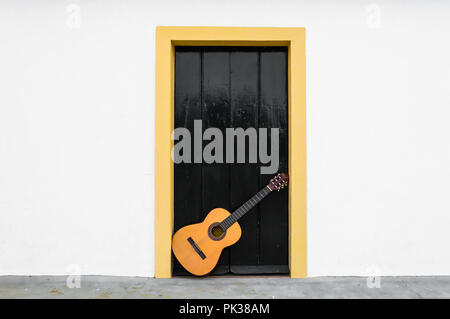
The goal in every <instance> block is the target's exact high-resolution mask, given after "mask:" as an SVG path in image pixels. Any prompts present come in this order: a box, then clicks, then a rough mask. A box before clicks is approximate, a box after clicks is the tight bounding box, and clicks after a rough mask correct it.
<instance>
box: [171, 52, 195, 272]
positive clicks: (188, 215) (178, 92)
mask: <svg viewBox="0 0 450 319" xmlns="http://www.w3.org/2000/svg"><path fill="white" fill-rule="evenodd" d="M175 55H176V56H175V110H174V115H175V123H174V127H175V128H177V127H185V128H187V129H189V130H190V131H191V135H192V136H191V137H192V139H191V143H192V146H191V149H192V150H193V134H192V133H193V131H194V120H196V119H201V104H200V103H201V59H200V52H198V51H185V50H177V52H176V53H175ZM167 107H169V105H168V104H167ZM175 143H176V141H175ZM192 155H193V154H192ZM191 161H193V159H191ZM201 186H202V180H201V164H192V163H182V164H174V211H175V218H174V231H177V230H178V229H180V228H181V227H184V226H186V225H189V224H193V223H198V222H199V220H200V218H201V217H202V216H201V212H202V197H201V196H202V192H201ZM173 273H174V274H185V273H187V272H186V271H185V270H184V269H183V267H182V266H181V265H180V264H179V263H178V261H177V260H176V258H174V269H173Z"/></svg>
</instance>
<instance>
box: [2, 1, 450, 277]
mask: <svg viewBox="0 0 450 319" xmlns="http://www.w3.org/2000/svg"><path fill="white" fill-rule="evenodd" d="M71 3H73V4H76V5H78V6H79V8H80V9H81V25H80V28H79V29H71V28H70V27H69V26H73V24H71V23H73V20H70V18H69V17H73V15H72V14H73V12H74V11H71V10H72V8H73V7H68V5H69V4H71ZM372 3H375V4H376V6H373V5H371V4H372ZM408 3H409V4H406V1H404V2H402V1H374V2H364V1H347V2H345V3H342V1H341V2H340V4H339V5H338V4H337V3H335V1H303V2H302V1H274V0H273V1H256V0H252V1H245V3H243V1H238V0H233V1H218V0H215V1H181V0H179V1H160V2H153V3H151V2H149V1H137V0H136V1H87V0H79V1H77V0H73V1H56V0H54V1H50V0H46V1H31V0H29V1H22V2H21V3H19V2H18V1H2V2H0V274H65V273H67V271H68V266H69V265H70V264H77V265H79V266H80V267H81V271H82V273H84V274H105V275H132V276H133V275H137V276H152V275H153V269H154V265H153V261H154V256H153V254H154V247H153V244H154V242H153V234H154V233H153V227H154V224H153V216H154V207H153V203H154V200H153V193H154V185H153V184H154V183H153V176H154V166H153V164H154V160H153V157H154V132H153V131H154V69H155V68H154V64H155V61H154V37H155V26H157V25H205V26H206V25H207V26H290V27H293V26H294V27H306V32H307V92H308V97H307V108H308V111H307V117H308V118H307V121H308V122H307V126H308V127H307V131H308V274H309V275H310V276H318V275H365V274H367V271H368V270H369V269H370V268H371V266H375V269H378V270H379V271H380V272H381V274H385V275H438V274H441V275H442V274H447V275H450V249H448V244H449V243H450V232H449V229H450V167H449V162H450V147H449V142H448V139H449V137H450V126H449V125H448V120H449V117H450V94H449V86H450V59H449V58H448V57H449V56H450V37H449V36H448V34H449V32H450V20H449V19H448V15H449V13H450V4H446V3H445V2H444V1H442V2H438V1H433V2H431V1H425V0H424V1H413V2H411V1H409V2H408ZM67 8H69V9H68V10H69V13H68V12H66V10H67ZM378 10H379V14H380V15H379V17H380V20H379V22H380V25H379V27H378V24H377V23H378V22H377V21H378V20H377V12H378ZM68 18H69V24H67V19H68ZM372 268H373V267H372Z"/></svg>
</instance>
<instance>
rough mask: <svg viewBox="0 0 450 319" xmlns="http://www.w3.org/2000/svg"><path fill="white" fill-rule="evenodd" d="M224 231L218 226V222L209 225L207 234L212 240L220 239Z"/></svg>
mask: <svg viewBox="0 0 450 319" xmlns="http://www.w3.org/2000/svg"><path fill="white" fill-rule="evenodd" d="M225 233H226V231H225V230H223V228H222V227H220V224H219V223H214V224H211V226H209V229H208V235H209V237H210V238H211V239H212V240H221V239H222V238H223V237H224V236H225Z"/></svg>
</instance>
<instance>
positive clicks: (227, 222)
mask: <svg viewBox="0 0 450 319" xmlns="http://www.w3.org/2000/svg"><path fill="white" fill-rule="evenodd" d="M271 192H272V191H271V189H270V188H269V187H268V186H264V188H263V189H261V190H260V191H259V192H258V193H256V195H254V196H253V197H252V198H250V199H249V200H248V201H246V202H245V203H244V204H243V205H242V206H241V207H239V208H238V209H236V210H235V211H234V212H233V213H232V214H231V215H230V216H228V217H227V218H225V219H224V220H223V221H222V222H221V223H220V227H222V229H223V230H226V229H228V228H229V227H231V226H232V225H233V224H234V223H235V222H237V221H238V219H239V218H241V217H242V216H244V215H245V214H246V213H247V212H248V211H249V210H251V209H252V208H253V207H255V206H256V205H257V204H258V203H259V202H260V201H261V200H263V199H264V197H266V196H267V195H269V194H270V193H271Z"/></svg>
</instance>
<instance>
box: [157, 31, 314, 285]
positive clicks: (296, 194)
mask: <svg viewBox="0 0 450 319" xmlns="http://www.w3.org/2000/svg"><path fill="white" fill-rule="evenodd" d="M177 45H183V46H286V47H288V52H289V53H288V85H289V86H288V94H289V102H288V103H289V107H288V117H289V125H288V126H289V177H290V180H289V187H288V190H289V268H290V274H291V277H292V278H305V277H306V70H305V62H306V61H305V29H304V28H247V27H157V28H156V92H155V93H156V104H155V129H156V132H155V134H156V141H155V277H156V278H170V277H171V276H172V258H171V242H172V235H173V219H174V217H173V216H174V204H173V198H174V197H173V162H172V158H171V150H172V146H173V141H172V139H171V134H172V131H173V126H174V70H175V67H174V65H175V53H174V51H175V50H174V48H175V46H177Z"/></svg>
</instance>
